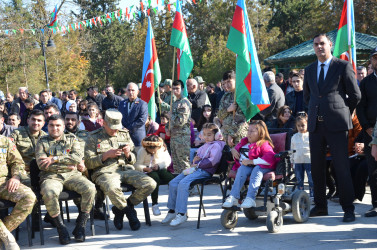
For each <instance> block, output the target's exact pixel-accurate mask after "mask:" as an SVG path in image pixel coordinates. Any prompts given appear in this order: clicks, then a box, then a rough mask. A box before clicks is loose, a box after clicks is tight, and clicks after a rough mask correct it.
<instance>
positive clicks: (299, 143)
mask: <svg viewBox="0 0 377 250" xmlns="http://www.w3.org/2000/svg"><path fill="white" fill-rule="evenodd" d="M307 128H308V116H307V115H306V114H303V115H299V116H297V118H296V129H297V131H298V133H296V134H294V135H293V136H292V140H291V150H296V152H295V153H294V154H293V161H292V163H294V165H295V175H296V180H297V185H298V188H299V189H301V190H304V172H305V171H306V175H307V176H308V182H309V191H310V198H311V199H313V197H314V196H313V180H312V172H311V166H310V146H309V132H308V130H307Z"/></svg>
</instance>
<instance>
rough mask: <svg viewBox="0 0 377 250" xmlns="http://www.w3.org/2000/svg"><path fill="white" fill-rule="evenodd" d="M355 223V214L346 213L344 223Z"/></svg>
mask: <svg viewBox="0 0 377 250" xmlns="http://www.w3.org/2000/svg"><path fill="white" fill-rule="evenodd" d="M352 221H355V213H354V212H348V211H347V212H344V216H343V222H352Z"/></svg>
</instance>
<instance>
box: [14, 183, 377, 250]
mask: <svg viewBox="0 0 377 250" xmlns="http://www.w3.org/2000/svg"><path fill="white" fill-rule="evenodd" d="M167 191H168V190H167V186H162V187H161V189H160V194H161V196H160V207H161V212H162V215H161V216H153V215H151V219H152V226H151V227H149V226H146V225H145V223H144V222H145V220H144V213H143V209H142V206H141V205H139V206H138V208H137V212H138V215H139V216H138V217H139V219H140V220H141V221H142V223H143V224H142V227H141V229H140V230H139V231H137V232H132V231H131V230H130V229H129V226H128V222H127V221H125V224H124V229H123V230H122V231H118V230H116V229H115V227H114V225H113V223H112V221H110V234H108V235H107V234H106V233H105V226H104V221H95V228H96V235H95V236H89V237H87V240H86V242H84V243H75V242H73V241H72V243H71V244H69V245H67V246H61V245H59V243H58V238H57V233H56V229H53V228H47V229H46V230H45V245H44V246H41V245H40V241H39V233H38V234H36V238H35V239H34V240H33V247H31V248H29V247H28V245H27V234H26V232H25V231H26V230H25V225H23V228H21V231H20V242H19V244H20V246H21V248H22V249H54V248H61V249H85V250H89V249H90V250H94V249H106V250H107V249H162V248H165V249H173V248H178V247H179V248H183V249H360V248H362V249H368V248H369V249H377V237H376V236H377V225H376V222H377V218H365V217H363V216H362V215H363V214H364V212H365V211H366V210H368V209H369V208H370V206H369V204H370V193H369V191H368V193H367V194H366V197H365V198H364V201H363V202H359V203H356V204H355V205H356V213H357V215H356V221H355V222H354V223H348V224H345V223H342V222H341V220H342V216H343V214H342V212H341V208H340V206H339V204H338V203H335V202H332V201H330V202H329V213H330V216H327V217H318V218H310V219H309V221H308V222H306V223H303V224H297V223H296V222H295V221H294V220H293V217H292V215H291V214H289V215H286V216H285V217H284V226H283V227H282V229H281V231H280V232H279V233H276V234H270V233H268V231H267V228H266V225H265V224H266V217H260V218H258V219H257V220H254V221H250V220H248V219H247V218H246V217H245V216H244V215H243V214H242V213H239V219H238V224H237V226H236V228H235V229H233V230H227V229H224V228H223V227H222V225H221V223H220V214H221V212H222V209H221V197H220V189H219V187H218V186H214V185H211V186H207V187H206V188H205V208H206V212H207V217H202V223H201V228H200V229H196V221H197V214H198V204H199V197H197V196H196V197H190V198H189V216H190V218H189V220H188V221H187V222H186V223H184V224H182V225H180V226H178V227H176V228H172V227H170V226H165V225H162V224H161V223H160V221H161V220H162V219H163V218H164V217H165V215H166V212H167V208H166V202H167V198H168V197H167ZM70 211H71V212H72V217H73V218H76V216H77V210H76V209H75V206H74V205H73V203H70ZM44 225H45V226H47V224H44ZM67 226H68V228H69V231H70V232H72V230H73V228H74V220H72V221H71V222H70V223H67ZM88 232H90V230H89V227H88Z"/></svg>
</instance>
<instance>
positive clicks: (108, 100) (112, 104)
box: [102, 85, 123, 110]
mask: <svg viewBox="0 0 377 250" xmlns="http://www.w3.org/2000/svg"><path fill="white" fill-rule="evenodd" d="M121 101H123V98H122V97H120V96H117V95H115V94H114V88H113V86H111V85H107V86H106V97H105V98H104V99H103V100H102V110H108V109H118V107H119V103H120V102H121Z"/></svg>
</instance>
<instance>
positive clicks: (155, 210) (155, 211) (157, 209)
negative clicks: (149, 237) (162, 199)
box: [152, 204, 161, 216]
mask: <svg viewBox="0 0 377 250" xmlns="http://www.w3.org/2000/svg"><path fill="white" fill-rule="evenodd" d="M152 212H153V215H154V216H158V215H161V212H160V208H159V207H158V204H156V205H153V206H152Z"/></svg>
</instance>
